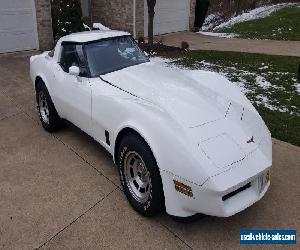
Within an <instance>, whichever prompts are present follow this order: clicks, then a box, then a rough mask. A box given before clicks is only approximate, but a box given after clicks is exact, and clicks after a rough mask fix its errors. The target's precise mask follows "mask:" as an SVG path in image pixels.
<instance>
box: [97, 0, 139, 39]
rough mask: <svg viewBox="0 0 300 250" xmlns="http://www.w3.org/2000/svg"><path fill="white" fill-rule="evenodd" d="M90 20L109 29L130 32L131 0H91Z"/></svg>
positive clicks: (131, 22)
mask: <svg viewBox="0 0 300 250" xmlns="http://www.w3.org/2000/svg"><path fill="white" fill-rule="evenodd" d="M137 1H139V0H137ZM92 22H94V23H95V22H101V23H102V24H103V25H105V26H107V27H109V28H110V29H115V30H123V31H127V32H130V33H131V34H132V33H133V6H132V0H92Z"/></svg>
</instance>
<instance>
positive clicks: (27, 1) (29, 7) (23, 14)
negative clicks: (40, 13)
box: [0, 0, 37, 53]
mask: <svg viewBox="0 0 300 250" xmlns="http://www.w3.org/2000/svg"><path fill="white" fill-rule="evenodd" d="M34 11H35V10H34V2H33V0H22V1H20V0H0V53H1V52H2V53H3V52H10V51H19V50H28V49H36V48H37V39H36V36H37V35H36V23H35V22H36V21H35V14H34Z"/></svg>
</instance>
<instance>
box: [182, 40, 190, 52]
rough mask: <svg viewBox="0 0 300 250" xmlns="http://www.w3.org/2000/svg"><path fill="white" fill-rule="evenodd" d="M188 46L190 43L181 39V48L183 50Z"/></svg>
mask: <svg viewBox="0 0 300 250" xmlns="http://www.w3.org/2000/svg"><path fill="white" fill-rule="evenodd" d="M189 47H190V45H189V44H188V42H186V41H182V42H181V48H182V49H183V50H186V51H187V50H188V49H189Z"/></svg>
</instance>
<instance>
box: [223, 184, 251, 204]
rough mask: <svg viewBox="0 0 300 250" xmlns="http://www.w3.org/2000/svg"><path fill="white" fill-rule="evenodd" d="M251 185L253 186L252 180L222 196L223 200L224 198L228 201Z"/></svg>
mask: <svg viewBox="0 0 300 250" xmlns="http://www.w3.org/2000/svg"><path fill="white" fill-rule="evenodd" d="M250 187H251V182H249V183H247V184H246V185H245V186H242V187H240V188H238V189H237V190H234V191H232V192H231V193H229V194H226V195H224V196H223V197H222V200H223V201H226V200H228V199H229V198H231V197H232V196H235V195H237V194H238V193H240V192H243V191H244V190H246V189H248V188H250Z"/></svg>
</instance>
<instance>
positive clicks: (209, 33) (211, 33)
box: [198, 31, 238, 38]
mask: <svg viewBox="0 0 300 250" xmlns="http://www.w3.org/2000/svg"><path fill="white" fill-rule="evenodd" d="M198 34H201V35H205V36H217V37H225V38H233V37H238V34H234V33H217V32H216V33H214V32H204V31H199V32H198Z"/></svg>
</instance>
